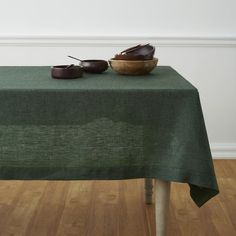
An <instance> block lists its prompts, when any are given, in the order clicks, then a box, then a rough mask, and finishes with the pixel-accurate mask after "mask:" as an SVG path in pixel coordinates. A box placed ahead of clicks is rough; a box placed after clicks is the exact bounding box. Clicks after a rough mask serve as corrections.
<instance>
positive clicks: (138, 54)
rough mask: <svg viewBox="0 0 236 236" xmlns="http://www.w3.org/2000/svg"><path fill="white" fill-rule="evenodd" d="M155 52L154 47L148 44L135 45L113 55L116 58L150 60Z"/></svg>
mask: <svg viewBox="0 0 236 236" xmlns="http://www.w3.org/2000/svg"><path fill="white" fill-rule="evenodd" d="M154 53H155V47H154V46H152V45H150V44H145V45H137V46H134V47H131V48H128V49H126V50H124V51H122V52H121V53H120V54H117V55H115V59H117V60H135V61H137V60H152V59H153V56H154Z"/></svg>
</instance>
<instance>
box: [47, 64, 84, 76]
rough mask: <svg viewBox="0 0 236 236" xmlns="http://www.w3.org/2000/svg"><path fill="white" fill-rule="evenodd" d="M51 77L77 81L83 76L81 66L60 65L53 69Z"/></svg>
mask: <svg viewBox="0 0 236 236" xmlns="http://www.w3.org/2000/svg"><path fill="white" fill-rule="evenodd" d="M51 75H52V77H53V78H54V79H76V78H80V77H82V76H83V68H82V67H81V66H74V65H72V66H70V67H68V66H67V65H58V66H53V67H52V68H51Z"/></svg>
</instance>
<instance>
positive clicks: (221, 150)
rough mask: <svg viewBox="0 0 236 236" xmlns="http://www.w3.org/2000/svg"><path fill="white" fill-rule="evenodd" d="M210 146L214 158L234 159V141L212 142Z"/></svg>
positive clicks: (235, 154) (235, 153) (235, 155)
mask: <svg viewBox="0 0 236 236" xmlns="http://www.w3.org/2000/svg"><path fill="white" fill-rule="evenodd" d="M210 146H211V152H212V156H213V158H214V159H236V143H214V144H211V145H210Z"/></svg>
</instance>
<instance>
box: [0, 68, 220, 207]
mask: <svg viewBox="0 0 236 236" xmlns="http://www.w3.org/2000/svg"><path fill="white" fill-rule="evenodd" d="M129 178H158V179H162V180H169V181H177V182H184V183H189V186H190V194H191V197H192V198H193V200H194V201H195V203H196V204H197V205H198V206H201V205H202V204H204V203H205V202H206V201H207V200H209V199H210V198H211V197H213V196H215V195H216V194H217V193H218V186H217V182H216V178H215V173H214V167H213V164H212V157H211V153H210V149H209V143H208V138H207V133H206V129H205V125H204V119H203V115H202V110H201V104H200V100H199V94H198V91H197V89H196V88H195V87H193V86H192V85H191V84H190V83H189V82H188V81H186V80H185V79H184V78H182V77H181V76H180V75H179V74H178V73H177V72H176V71H175V70H173V69H172V68H171V67H168V66H160V67H158V68H157V69H155V70H154V72H153V73H152V74H150V75H147V76H120V75H117V74H115V73H113V72H112V71H111V70H108V71H107V72H106V73H104V74H100V75H93V74H85V75H84V77H83V78H81V79H76V80H54V79H52V78H51V76H50V68H49V67H0V179H22V180H28V179H47V180H74V179H78V180H81V179H129Z"/></svg>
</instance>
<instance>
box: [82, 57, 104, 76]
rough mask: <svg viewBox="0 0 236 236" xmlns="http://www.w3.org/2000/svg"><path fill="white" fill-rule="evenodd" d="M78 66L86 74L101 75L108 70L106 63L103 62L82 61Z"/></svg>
mask: <svg viewBox="0 0 236 236" xmlns="http://www.w3.org/2000/svg"><path fill="white" fill-rule="evenodd" d="M80 65H81V66H82V67H83V70H84V71H85V72H87V73H102V72H104V71H106V70H107V68H108V63H107V61H105V60H83V61H82V62H81V64H80Z"/></svg>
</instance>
